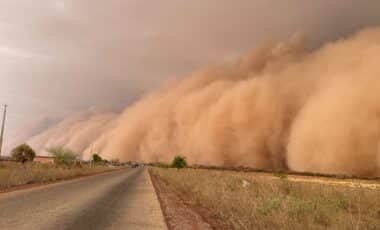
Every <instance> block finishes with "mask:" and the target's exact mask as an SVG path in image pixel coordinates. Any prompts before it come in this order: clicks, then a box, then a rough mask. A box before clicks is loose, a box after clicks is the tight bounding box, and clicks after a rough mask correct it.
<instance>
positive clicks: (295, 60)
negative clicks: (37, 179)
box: [29, 28, 380, 176]
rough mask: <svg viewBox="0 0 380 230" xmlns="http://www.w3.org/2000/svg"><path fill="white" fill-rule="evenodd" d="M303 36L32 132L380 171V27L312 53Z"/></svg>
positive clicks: (130, 152)
mask: <svg viewBox="0 0 380 230" xmlns="http://www.w3.org/2000/svg"><path fill="white" fill-rule="evenodd" d="M305 47H306V46H305V42H304V39H302V38H301V37H300V36H296V37H294V38H293V39H291V40H290V41H288V42H286V43H276V44H273V43H268V44H265V45H263V46H261V47H259V48H257V49H256V50H255V51H253V52H252V53H250V54H248V55H246V56H243V57H242V58H241V59H240V60H239V61H238V62H237V63H235V64H231V65H224V66H221V67H210V68H207V69H204V70H201V71H198V72H195V73H194V74H192V75H191V76H188V77H187V78H184V79H183V80H180V81H178V82H175V83H171V84H169V85H167V86H166V87H164V88H162V89H160V90H157V91H155V92H152V93H150V94H149V95H146V96H145V97H143V98H142V99H141V100H140V101H138V102H136V103H135V104H133V105H132V106H129V107H128V108H126V109H125V111H124V112H122V113H121V114H119V115H116V114H109V113H90V114H86V115H85V116H83V117H80V118H74V119H73V118H68V119H67V120H65V121H63V122H62V123H61V124H58V125H57V126H55V127H52V128H50V129H49V130H47V131H45V132H43V133H41V134H40V135H38V136H35V137H33V138H32V139H31V140H30V142H29V143H31V144H32V145H33V146H35V147H38V148H39V149H44V148H47V147H51V146H53V145H63V146H67V147H70V148H73V149H74V150H76V151H78V152H83V153H84V156H85V157H89V156H90V154H91V153H92V152H94V151H97V152H100V153H101V154H102V155H103V156H104V157H106V158H110V159H112V158H119V159H121V160H144V161H169V160H171V159H172V158H173V156H174V155H177V154H180V155H184V156H186V157H187V159H188V160H189V162H190V163H199V164H212V165H225V166H227V165H228V166H238V165H245V166H251V167H255V168H265V169H290V170H295V171H312V172H321V173H346V174H354V175H370V176H374V175H377V176H379V175H380V149H379V148H380V147H379V143H380V142H379V141H380V65H379V63H380V29H377V28H373V29H367V30H364V31H362V32H360V33H358V34H356V35H354V36H352V37H351V38H347V39H342V40H339V41H336V42H334V43H329V44H325V45H324V46H323V47H321V48H320V49H318V50H314V51H308V50H307V48H305Z"/></svg>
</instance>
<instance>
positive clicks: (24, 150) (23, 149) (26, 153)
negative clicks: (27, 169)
mask: <svg viewBox="0 0 380 230" xmlns="http://www.w3.org/2000/svg"><path fill="white" fill-rule="evenodd" d="M35 156H36V153H35V152H34V150H33V149H32V148H31V147H30V146H29V145H27V144H22V145H19V146H17V147H16V148H14V149H13V150H12V158H13V159H14V160H15V161H18V162H22V163H23V164H24V163H25V162H27V161H33V159H34V157H35Z"/></svg>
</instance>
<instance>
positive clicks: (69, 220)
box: [0, 168, 166, 230]
mask: <svg viewBox="0 0 380 230" xmlns="http://www.w3.org/2000/svg"><path fill="white" fill-rule="evenodd" d="M0 229H1V230H16V229H17V230H23V229H25V230H61V229H62V230H69V229H70V230H76V229H90V230H96V229H105V230H107V229H128V230H129V229H131V230H133V229H147V230H148V229H166V225H165V222H164V219H163V215H162V212H161V209H160V205H159V202H158V200H157V197H156V194H155V192H154V188H153V186H152V183H151V181H150V178H149V175H148V173H147V170H146V169H143V168H139V169H127V170H122V171H115V172H111V173H106V174H101V175H97V176H92V177H86V178H81V179H76V180H73V181H67V182H63V183H59V184H52V185H47V186H43V187H39V188H33V189H26V190H21V191H16V192H10V193H5V194H0Z"/></svg>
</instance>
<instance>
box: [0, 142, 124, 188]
mask: <svg viewBox="0 0 380 230" xmlns="http://www.w3.org/2000/svg"><path fill="white" fill-rule="evenodd" d="M48 151H49V152H50V154H51V155H52V156H53V158H54V163H40V162H33V159H34V158H35V156H36V154H35V152H34V150H33V149H32V148H31V147H30V146H28V145H26V144H23V145H20V146H18V147H16V148H15V149H14V150H13V151H12V160H13V161H0V191H1V190H5V189H8V188H10V187H13V186H20V185H27V184H36V183H47V182H53V181H57V180H62V179H69V178H74V177H78V176H84V175H90V174H95V173H100V172H105V171H110V170H114V169H118V168H120V167H117V166H113V167H110V166H108V165H107V164H90V163H88V162H83V161H79V160H78V159H77V157H76V154H75V152H73V151H72V150H70V149H66V148H62V147H56V148H51V149H49V150H48ZM102 162H104V161H103V160H102Z"/></svg>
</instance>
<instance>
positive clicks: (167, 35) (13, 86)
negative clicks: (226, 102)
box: [0, 0, 380, 132]
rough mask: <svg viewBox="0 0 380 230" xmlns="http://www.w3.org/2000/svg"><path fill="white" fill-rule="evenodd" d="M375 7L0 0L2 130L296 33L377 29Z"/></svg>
mask: <svg viewBox="0 0 380 230" xmlns="http://www.w3.org/2000/svg"><path fill="white" fill-rule="evenodd" d="M379 12H380V1H374V0H360V1H359V0H288V1H279V0H150V1H147V0H1V1H0V79H1V83H0V103H7V104H9V120H8V121H9V123H8V125H7V130H8V131H9V132H12V131H13V130H16V129H17V128H19V127H21V126H22V125H23V124H25V123H28V122H30V121H34V120H36V119H39V118H42V117H49V116H53V117H54V116H60V115H63V114H67V113H69V112H73V111H79V110H84V109H86V108H89V107H105V106H106V107H115V108H122V107H123V106H126V105H128V103H130V102H131V101H132V100H134V99H136V98H137V97H138V96H140V95H141V94H142V93H143V92H146V91H148V90H150V89H152V88H156V87H158V86H159V85H160V84H163V83H164V82H165V81H167V80H168V79H173V78H180V77H182V76H183V75H184V74H186V73H189V72H191V71H192V70H194V69H196V68H199V67H201V66H206V65H209V64H216V63H222V62H224V61H226V60H233V59H235V58H237V57H238V56H239V55H240V54H241V53H244V52H247V51H249V50H250V49H252V48H254V47H255V46H256V45H257V44H258V43H259V42H261V41H265V40H267V39H271V40H273V39H283V38H285V37H288V36H290V35H291V34H292V33H294V32H297V31H302V32H304V33H306V34H308V36H309V37H310V38H311V40H312V42H313V44H314V45H318V44H320V43H321V42H322V41H326V40H333V39H336V38H338V37H341V36H342V35H348V34H350V33H352V32H354V31H356V30H359V29H360V28H363V27H366V26H369V25H378V24H379V23H380V13H379Z"/></svg>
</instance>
